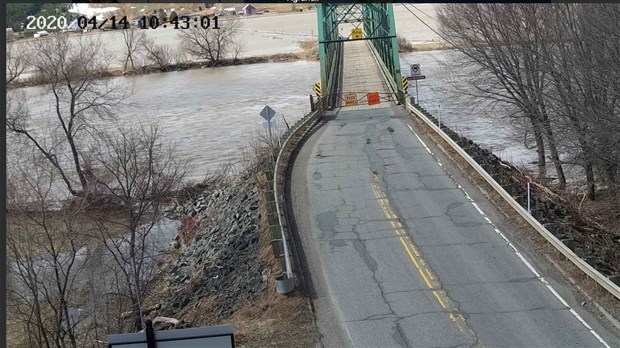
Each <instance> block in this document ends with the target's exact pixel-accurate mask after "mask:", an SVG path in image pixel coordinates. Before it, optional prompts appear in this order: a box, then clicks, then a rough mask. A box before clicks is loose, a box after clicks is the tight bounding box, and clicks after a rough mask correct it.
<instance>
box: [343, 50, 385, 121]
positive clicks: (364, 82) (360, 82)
mask: <svg viewBox="0 0 620 348" xmlns="http://www.w3.org/2000/svg"><path fill="white" fill-rule="evenodd" d="M343 48H344V59H343V67H342V68H343V72H342V88H341V91H342V93H343V94H344V93H347V92H353V93H356V94H357V98H358V99H361V100H360V104H359V105H357V106H350V107H347V110H363V109H369V108H380V107H386V106H389V105H391V104H392V102H391V101H388V100H386V99H387V98H388V97H389V96H390V94H391V90H390V88H389V86H388V85H387V83H386V82H385V79H384V78H383V75H382V74H381V70H380V69H379V67H378V66H377V63H376V62H375V59H374V57H373V55H372V52H371V51H370V47H368V44H367V42H366V41H349V42H345V43H344V47H343ZM368 92H379V94H380V96H381V98H382V100H381V103H380V104H375V105H371V106H369V105H368V104H367V101H366V98H363V99H362V97H363V96H364V95H366V93H368Z"/></svg>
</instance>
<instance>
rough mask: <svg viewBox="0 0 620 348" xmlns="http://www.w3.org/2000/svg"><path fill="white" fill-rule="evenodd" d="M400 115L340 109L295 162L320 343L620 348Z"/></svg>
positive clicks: (297, 206) (300, 230)
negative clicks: (536, 266)
mask: <svg viewBox="0 0 620 348" xmlns="http://www.w3.org/2000/svg"><path fill="white" fill-rule="evenodd" d="M406 120H407V113H406V111H405V110H404V109H403V108H401V107H398V106H392V107H385V108H379V109H370V110H352V111H346V109H345V111H342V110H341V111H339V112H338V113H337V115H336V116H335V117H334V118H333V119H331V120H329V121H328V122H327V123H326V124H325V125H324V126H323V127H322V128H321V129H319V130H318V131H317V132H316V133H315V134H314V135H312V137H311V139H310V140H309V141H308V142H307V143H306V145H305V146H304V147H303V148H302V149H301V151H300V153H299V155H298V157H297V160H296V162H295V164H294V167H293V171H292V177H291V182H292V187H291V193H290V194H291V198H292V199H291V202H292V203H291V204H292V208H293V212H294V216H295V217H294V219H295V222H296V226H297V228H296V232H295V233H297V237H298V238H299V240H300V244H301V254H302V258H303V261H304V265H305V267H306V279H307V281H308V283H309V288H310V292H311V294H310V295H311V298H312V300H313V303H314V306H315V309H316V313H317V324H318V326H319V330H320V331H321V332H322V334H323V338H322V340H321V345H323V346H327V347H332V346H333V347H342V346H355V347H456V346H479V347H541V346H544V347H601V346H605V344H609V345H610V346H616V344H620V342H618V341H614V342H605V340H604V339H603V338H601V337H600V336H599V334H598V333H597V332H596V331H594V330H592V329H590V326H587V325H588V324H585V321H583V319H581V316H579V314H577V312H575V311H574V310H572V309H571V307H569V305H568V304H567V303H566V302H565V301H564V300H563V299H561V297H560V296H559V295H558V293H557V292H556V291H555V289H554V288H553V287H551V286H550V285H548V283H547V282H546V281H544V280H541V278H540V275H539V274H538V272H537V271H536V270H535V269H534V267H533V266H531V264H530V262H528V261H527V259H526V258H525V257H524V256H522V255H521V254H520V253H518V252H517V251H516V250H515V249H514V247H513V246H512V244H510V243H509V242H508V241H507V240H505V239H504V237H503V235H502V234H501V231H500V230H499V229H497V228H496V227H495V225H493V223H492V221H491V220H490V219H489V218H488V217H487V216H486V215H485V214H484V213H483V211H482V209H480V206H481V205H479V204H475V203H474V202H473V201H472V199H471V198H470V197H469V196H468V195H467V194H466V193H465V191H464V190H463V189H462V187H461V185H459V184H458V183H457V182H456V181H455V179H454V177H455V176H453V175H451V174H450V173H448V172H447V171H446V169H445V168H446V166H445V165H443V164H440V163H439V162H438V161H437V159H436V158H435V157H434V156H432V155H431V154H430V151H428V150H427V148H426V146H425V145H424V144H423V143H422V142H421V141H420V139H419V138H417V137H416V135H415V134H413V131H412V129H410V128H409V127H408V126H407V123H406ZM587 319H588V320H590V319H591V318H590V317H588V318H587ZM599 326H600V325H595V326H594V327H599ZM604 337H609V335H608V334H606V335H604Z"/></svg>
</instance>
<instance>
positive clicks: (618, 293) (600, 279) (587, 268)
mask: <svg viewBox="0 0 620 348" xmlns="http://www.w3.org/2000/svg"><path fill="white" fill-rule="evenodd" d="M407 110H409V111H411V112H412V113H413V114H414V115H416V116H417V117H418V118H419V119H421V120H422V121H423V122H424V123H426V124H427V125H428V126H429V127H430V128H431V129H432V130H434V131H435V132H436V133H437V134H438V135H439V136H441V138H442V139H443V140H444V141H445V142H447V143H448V144H449V145H450V146H451V147H452V148H453V149H454V150H455V151H456V152H457V153H458V154H459V155H460V156H461V157H463V159H465V160H466V161H467V163H469V165H470V166H471V167H472V168H474V170H475V171H476V172H477V173H478V174H479V175H480V176H481V177H482V178H484V180H486V182H488V183H489V185H491V187H493V188H494V189H495V191H497V193H499V194H500V195H501V196H502V198H504V200H505V201H506V202H507V203H508V204H509V205H510V206H511V207H512V208H513V209H514V210H515V211H516V212H517V213H519V215H521V216H522V217H523V218H524V219H525V221H527V222H528V223H529V224H530V225H531V226H532V227H533V228H534V229H535V230H536V231H537V232H538V233H539V234H540V235H542V236H543V237H544V238H545V239H546V240H547V241H548V242H549V243H551V245H553V246H554V247H555V248H556V249H557V250H558V251H560V252H561V253H562V254H563V255H564V256H565V257H566V258H567V259H569V260H570V261H571V262H572V263H573V264H575V266H577V267H578V268H579V269H580V270H582V271H583V272H584V273H585V274H587V275H588V276H589V277H590V278H592V279H593V280H594V281H596V282H597V283H598V284H599V285H601V286H602V287H603V288H605V289H606V290H607V291H609V293H611V294H612V295H613V296H615V297H616V298H617V299H620V287H618V285H616V284H615V283H613V282H612V281H611V280H610V279H608V278H607V277H605V276H604V275H603V274H601V273H600V272H599V271H597V270H596V269H595V268H594V267H592V266H591V265H590V264H588V263H587V262H585V261H584V260H583V259H581V258H580V257H579V256H577V255H576V254H575V253H574V252H573V251H572V250H571V249H569V248H568V247H567V246H566V245H564V243H562V242H561V241H560V240H559V239H557V238H556V237H555V236H554V235H553V234H552V233H551V232H549V230H547V229H546V228H545V227H544V226H543V225H542V224H541V223H540V222H538V220H536V219H535V218H534V217H533V216H532V215H530V214H529V213H528V212H527V211H526V210H525V209H524V208H523V207H522V206H521V205H520V204H519V203H517V201H516V200H515V199H514V198H512V196H511V195H510V194H509V193H508V192H506V190H504V188H503V187H502V186H501V185H500V184H499V183H498V182H497V181H495V179H493V177H491V175H489V173H487V172H486V171H485V170H484V169H483V168H482V167H481V166H480V165H479V164H478V163H477V162H476V161H475V160H474V159H473V158H472V157H471V156H469V154H468V153H467V152H465V150H463V148H461V147H460V146H459V145H458V144H457V143H455V142H454V140H452V139H451V138H450V137H449V136H448V135H447V134H446V133H444V132H443V131H442V130H441V129H440V128H439V127H437V126H436V125H435V124H434V123H433V122H432V121H431V120H429V119H428V118H427V117H426V116H425V115H424V114H423V113H422V112H420V111H419V110H418V109H417V108H415V106H413V105H411V103H409V100H407Z"/></svg>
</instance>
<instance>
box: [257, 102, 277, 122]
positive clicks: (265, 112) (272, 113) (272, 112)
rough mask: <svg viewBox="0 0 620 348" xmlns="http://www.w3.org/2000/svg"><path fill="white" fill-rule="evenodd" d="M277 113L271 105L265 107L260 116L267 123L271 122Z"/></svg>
mask: <svg viewBox="0 0 620 348" xmlns="http://www.w3.org/2000/svg"><path fill="white" fill-rule="evenodd" d="M275 114H276V112H275V110H273V109H272V108H270V107H269V105H265V107H264V108H263V111H261V112H260V115H261V116H262V117H263V118H264V119H265V121H269V120H271V119H272V118H273V116H275Z"/></svg>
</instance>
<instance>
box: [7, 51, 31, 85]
mask: <svg viewBox="0 0 620 348" xmlns="http://www.w3.org/2000/svg"><path fill="white" fill-rule="evenodd" d="M17 46H20V47H17ZM28 58H29V54H28V51H27V50H25V47H24V45H22V44H18V43H10V44H7V45H6V84H7V85H8V84H9V83H11V82H13V81H15V80H17V79H18V78H19V77H20V76H21V74H22V73H23V72H24V70H26V68H27V67H28Z"/></svg>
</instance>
